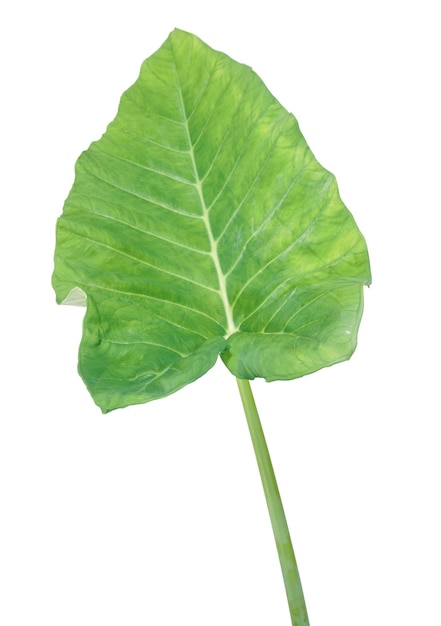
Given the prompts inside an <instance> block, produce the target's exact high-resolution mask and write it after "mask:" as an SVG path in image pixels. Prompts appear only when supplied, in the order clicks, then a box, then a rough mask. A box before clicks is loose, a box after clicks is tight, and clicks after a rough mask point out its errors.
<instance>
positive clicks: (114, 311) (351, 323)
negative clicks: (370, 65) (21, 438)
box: [53, 30, 370, 411]
mask: <svg viewBox="0 0 441 626" xmlns="http://www.w3.org/2000/svg"><path fill="white" fill-rule="evenodd" d="M369 282H370V269H369V260H368V254H367V249H366V244H365V241H364V239H363V236H362V235H361V233H360V231H359V230H358V228H357V226H356V224H355V222H354V219H353V217H352V216H351V214H350V213H349V211H348V210H347V209H346V207H345V206H344V204H343V203H342V201H341V199H340V197H339V193H338V189H337V184H336V182H335V179H334V177H333V176H332V175H331V174H330V173H329V172H327V171H326V170H325V169H323V168H322V167H321V166H320V164H319V163H318V162H317V161H316V159H315V158H314V156H313V154H312V153H311V151H310V149H309V148H308V146H307V144H306V142H305V140H304V138H303V136H302V134H301V132H300V130H299V126H298V124H297V121H296V119H295V118H294V117H293V116H292V115H291V114H289V113H288V112H287V111H286V110H285V109H284V108H283V107H282V106H281V105H280V103H279V102H278V101H277V100H276V99H275V98H274V97H273V96H272V95H271V93H270V92H269V91H268V90H267V88H266V87H265V85H264V84H263V83H262V81H261V80H260V79H259V77H258V76H257V75H256V74H255V73H254V72H253V71H252V70H251V69H250V68H249V67H247V66H245V65H242V64H240V63H237V62H235V61H233V60H232V59H230V58H229V57H228V56H226V55H225V54H222V53H220V52H216V51H214V50H212V49H211V48H210V47H208V46H207V45H206V44H204V43H203V42H202V41H201V40H200V39H198V38H197V37H195V36H193V35H191V34H188V33H185V32H183V31H180V30H175V31H173V32H172V33H171V34H170V36H169V37H168V39H167V40H166V41H165V43H164V44H163V45H162V46H161V48H160V49H159V50H158V51H157V52H156V53H155V54H153V55H152V56H151V57H150V58H149V59H147V60H146V61H145V62H144V64H143V65H142V68H141V73H140V76H139V78H138V80H137V81H136V83H135V84H134V85H133V86H132V87H131V88H130V89H128V90H127V91H126V92H125V93H124V94H123V96H122V99H121V103H120V106H119V110H118V114H117V116H116V118H115V120H114V121H113V122H112V123H111V124H110V125H109V127H108V129H107V131H106V133H105V134H104V135H103V137H102V138H101V139H100V140H99V141H97V142H94V143H92V145H91V146H90V148H89V149H88V150H87V151H86V152H84V153H83V154H82V155H81V156H80V158H79V159H78V162H77V164H76V176H75V182H74V185H73V187H72V190H71V192H70V194H69V196H68V198H67V200H66V203H65V206H64V211H63V215H62V216H61V217H60V219H59V220H58V224H57V246H56V253H55V271H54V275H53V285H54V288H55V291H56V293H57V301H58V302H65V303H69V302H71V303H75V304H79V303H83V304H84V303H85V302H86V300H87V312H86V316H85V320H84V333H83V338H82V342H81V346H80V355H79V371H80V374H81V376H82V377H83V379H84V381H85V383H86V385H87V387H88V389H89V391H90V392H91V394H92V396H93V398H94V400H95V402H96V403H97V404H98V405H99V406H100V407H101V408H102V410H103V411H110V410H112V409H115V408H118V407H123V406H127V405H130V404H135V403H141V402H147V401H149V400H152V399H155V398H160V397H162V396H165V395H167V394H170V393H172V392H174V391H176V390H177V389H179V388H181V387H183V386H184V385H186V384H188V383H189V382H191V381H193V380H195V379H196V378H198V377H199V376H202V375H203V374H204V373H205V372H206V371H207V370H208V369H209V368H211V367H212V366H213V364H214V363H215V362H216V359H217V357H218V355H219V354H221V355H222V359H223V361H224V363H225V364H226V365H227V367H228V368H229V369H230V370H231V372H232V373H233V374H234V375H236V376H238V377H240V378H249V379H251V378H254V377H257V376H259V377H264V378H266V379H267V380H276V379H291V378H296V377H299V376H303V375H304V374H308V373H311V372H314V371H315V370H318V369H320V368H322V367H325V366H329V365H332V364H333V363H337V362H339V361H342V360H344V359H347V358H349V357H350V356H351V354H352V352H353V350H354V349H355V345H356V337H357V330H358V325H359V322H360V318H361V313H362V307H363V293H362V292H363V285H365V284H368V283H369Z"/></svg>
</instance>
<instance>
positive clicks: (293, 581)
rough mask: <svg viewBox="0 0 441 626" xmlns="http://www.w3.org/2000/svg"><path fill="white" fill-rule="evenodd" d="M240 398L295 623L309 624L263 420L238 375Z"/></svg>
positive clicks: (305, 625) (246, 382)
mask: <svg viewBox="0 0 441 626" xmlns="http://www.w3.org/2000/svg"><path fill="white" fill-rule="evenodd" d="M237 384H238V387H239V392H240V397H241V399H242V404H243V408H244V411H245V415H246V418H247V422H248V428H249V431H250V435H251V440H252V442H253V447H254V453H255V455H256V459H257V465H258V467H259V472H260V477H261V479H262V485H263V491H264V493H265V498H266V503H267V506H268V511H269V515H270V519H271V524H272V527H273V532H274V538H275V540H276V546H277V552H278V554H279V560H280V567H281V568H282V574H283V580H284V582H285V590H286V596H287V599H288V606H289V613H290V615H291V623H292V626H309V620H308V613H307V611H306V605H305V599H304V597H303V590H302V584H301V582H300V576H299V570H298V568H297V562H296V558H295V555H294V550H293V547H292V543H291V537H290V534H289V529H288V524H287V522H286V518H285V513H284V510H283V505H282V500H281V498H280V493H279V488H278V487H277V482H276V477H275V475H274V470H273V466H272V463H271V458H270V455H269V452H268V447H267V445H266V441H265V435H264V433H263V430H262V424H261V423H260V419H259V414H258V412H257V408H256V404H255V402H254V397H253V394H252V391H251V387H250V383H249V381H248V380H243V379H240V378H238V379H237Z"/></svg>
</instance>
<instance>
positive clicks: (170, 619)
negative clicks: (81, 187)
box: [0, 0, 441, 626]
mask: <svg viewBox="0 0 441 626" xmlns="http://www.w3.org/2000/svg"><path fill="white" fill-rule="evenodd" d="M435 6H436V3H435V2H428V1H424V0H418V2H406V1H402V2H398V1H397V2H392V1H390V0H382V1H381V2H379V1H375V0H373V1H371V2H369V3H368V2H366V3H362V2H356V1H353V2H349V1H348V2H343V1H335V2H324V1H322V2H320V1H318V0H317V1H310V2H306V1H303V2H282V1H281V0H272V1H271V2H266V3H261V4H259V3H257V2H249V3H245V2H240V0H235V1H228V0H224V1H223V2H216V3H214V2H213V3H209V2H206V3H198V2H194V1H191V0H187V1H185V2H177V1H176V2H173V1H167V0H157V1H156V2H149V1H148V0H144V1H143V2H136V1H130V0H125V1H124V2H118V3H116V2H107V3H104V2H103V3H102V4H101V3H98V2H95V1H94V0H88V1H87V2H81V1H78V0H77V1H76V2H65V3H63V2H58V3H55V2H54V3H50V2H47V1H46V2H45V1H44V0H42V1H41V2H35V3H31V2H27V3H26V2H24V3H23V2H22V3H20V2H17V3H15V4H14V8H13V9H6V10H5V9H3V16H2V19H1V26H0V28H1V31H2V32H1V37H0V41H1V45H2V48H3V49H2V51H1V63H2V71H1V86H2V89H1V91H2V96H1V102H0V105H1V108H2V113H1V118H0V124H1V143H0V146H1V150H2V153H3V156H2V166H1V173H2V185H1V189H0V193H1V205H0V206H1V214H2V219H1V224H2V227H1V232H2V238H1V239H2V244H1V253H2V263H1V268H2V290H1V292H2V299H3V301H2V309H1V311H2V318H3V322H2V325H1V330H2V337H1V362H2V365H3V374H2V377H1V381H2V403H1V425H0V428H1V430H0V481H1V482H0V507H1V515H0V527H1V528H0V623H1V624H2V625H3V626H33V625H35V624H37V625H38V624H44V625H45V626H71V625H72V626H73V625H75V626H78V625H81V626H101V625H102V626H127V625H130V626H141V625H152V626H153V625H154V626H170V625H171V624H183V625H189V626H207V625H210V626H221V625H222V626H224V625H227V624H228V626H245V625H248V624H250V625H251V624H253V626H273V625H274V626H289V615H288V612H287V608H286V602H285V597H284V590H283V583H282V579H281V575H280V572H279V565H278V562H277V557H276V551H275V547H274V545H273V539H272V535H271V528H270V524H269V521H268V519H267V512H266V508H265V502H264V498H263V493H262V490H261V486H260V483H259V477H258V473H257V468H256V466H255V461H254V457H253V452H252V449H251V443H250V441H249V437H248V433H247V430H246V424H245V419H244V417H243V414H242V410H241V406H240V402H239V398H238V394H237V391H236V387H235V381H234V379H233V377H231V375H230V374H229V373H228V372H227V370H226V369H225V368H224V366H223V364H222V363H221V362H219V363H218V364H217V365H216V367H215V368H214V369H213V370H211V371H210V372H209V373H208V374H207V375H206V376H205V377H203V378H201V379H200V380H198V381H197V382H196V383H194V384H192V385H190V386H188V387H186V388H185V389H183V390H182V391H180V392H178V393H176V394H175V395H174V396H171V397H169V398H167V399H164V400H161V401H157V402H153V403H151V404H148V405H144V406H138V407H132V408H129V409H125V410H120V411H115V412H113V413H111V414H109V415H106V416H103V415H101V413H100V411H99V410H98V409H97V408H96V407H95V405H94V404H93V402H92V400H91V399H90V397H89V396H88V393H87V392H86V389H85V387H84V385H83V383H82V382H81V380H80V378H79V377H78V376H77V373H76V359H77V349H78V342H79V339H80V335H81V319H82V315H83V310H81V309H74V308H70V307H57V306H56V305H55V300H54V294H53V293H52V290H51V286H50V278H51V273H52V255H53V248H54V226H55V220H56V218H57V216H58V215H59V214H60V212H61V209H62V205H63V201H64V198H65V197H66V195H67V193H68V191H69V189H70V186H71V184H72V182H73V165H74V162H75V160H76V158H77V157H78V155H79V154H80V152H81V151H82V150H84V149H85V148H87V146H88V145H89V143H90V142H91V141H92V140H94V139H97V138H98V137H99V136H100V135H101V134H102V132H103V131H104V130H105V127H106V125H107V124H108V122H109V121H111V119H112V118H113V117H114V115H115V113H116V108H117V105H118V101H119V97H120V95H121V93H122V91H124V90H125V89H126V88H127V87H128V86H129V85H131V84H132V83H133V82H134V80H135V79H136V77H137V75H138V71H139V67H140V64H141V62H142V60H143V59H144V58H146V57H147V56H149V55H150V54H152V53H153V52H154V51H155V50H156V49H157V48H158V47H159V46H160V45H161V43H162V42H163V41H164V40H165V39H166V37H167V35H168V33H169V32H170V31H171V30H172V29H173V28H174V27H175V26H177V27H179V28H182V29H184V30H189V31H191V32H193V33H195V34H197V35H198V36H200V37H201V38H202V39H203V40H204V41H206V43H208V44H209V45H211V46H212V47H214V48H216V49H219V50H222V51H224V52H227V53H228V54H229V55H230V56H232V57H233V58H234V59H236V60H238V61H242V62H244V63H247V64H249V65H251V66H252V67H253V68H254V69H255V70H256V71H257V73H258V74H259V75H260V76H261V77H262V78H263V80H264V81H265V82H266V84H267V86H268V87H269V88H270V90H271V91H272V92H273V93H274V95H276V97H277V98H278V99H279V100H280V101H281V102H282V104H284V106H285V107H286V108H288V109H289V110H291V111H292V112H293V113H294V114H295V115H296V117H297V118H298V120H299V122H300V126H301V129H302V130H303V133H304V135H305V137H306V139H307V141H308V143H309V144H310V146H311V148H312V150H313V151H314V153H315V154H316V156H317V158H318V159H319V161H320V162H321V163H322V164H323V165H324V166H325V167H326V168H327V169H329V170H331V171H332V172H333V173H335V174H336V176H337V180H338V182H339V186H340V191H341V195H342V197H343V200H344V201H345V203H346V204H347V205H348V207H349V208H350V210H351V211H352V213H353V214H354V216H355V218H356V220H357V222H358V225H359V226H360V228H361V230H362V232H363V233H364V235H365V237H366V239H367V242H368V245H369V250H370V255H371V261H372V270H373V285H372V288H371V289H369V290H366V294H365V295H366V306H365V315H364V319H363V321H362V326H361V331H360V335H359V346H358V349H357V352H356V354H355V355H354V357H353V358H352V360H351V361H349V362H348V363H345V364H342V365H338V366H335V367H333V368H329V369H326V370H323V371H321V372H319V373H317V374H314V375H312V376H309V377H306V378H304V379H301V380H297V381H291V382H285V383H272V384H265V383H263V382H259V381H257V382H256V383H255V384H253V389H254V391H255V395H256V402H257V404H258V406H259V409H260V413H261V417H262V421H263V426H264V429H265V431H266V434H267V439H268V444H269V447H270V450H271V454H272V457H273V462H274V466H275V471H276V474H277V476H278V479H279V486H280V490H281V493H282V497H283V500H284V504H285V509H286V514H287V517H288V521H289V524H290V528H291V533H292V538H293V543H294V548H295V550H296V553H297V557H298V561H299V567H300V571H301V576H302V580H303V586H304V591H305V595H306V600H307V605H308V609H309V614H310V621H311V626H355V625H356V626H373V625H375V626H393V625H397V626H398V625H399V626H415V625H416V624H418V625H423V624H424V626H439V625H440V624H441V603H440V596H439V594H440V587H441V565H440V563H441V545H440V528H441V513H440V491H441V489H440V486H441V459H440V457H441V454H440V439H441V429H440V417H441V411H440V399H439V397H440V394H439V374H440V371H439V370H440V368H439V354H440V348H441V346H440V341H439V283H440V254H439V250H440V244H439V213H440V193H439V190H440V165H441V163H440V156H439V146H440V139H441V137H440V125H439V114H440V110H441V106H440V104H441V103H440V99H439V96H438V89H439V78H440V66H439V61H440V58H441V56H440V46H439V19H438V17H436V15H435Z"/></svg>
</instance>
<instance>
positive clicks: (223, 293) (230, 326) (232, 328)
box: [175, 65, 238, 338]
mask: <svg viewBox="0 0 441 626" xmlns="http://www.w3.org/2000/svg"><path fill="white" fill-rule="evenodd" d="M175 70H176V76H177V80H178V92H179V98H180V108H181V111H182V119H183V120H184V125H185V130H186V133H187V141H188V146H189V154H190V158H191V162H192V167H193V173H194V179H195V181H196V182H195V183H192V184H194V186H195V187H196V190H197V192H198V196H199V201H200V203H201V208H202V216H201V217H202V220H203V222H204V224H205V228H206V229H207V234H208V240H209V242H210V256H211V258H212V259H213V264H214V267H215V270H216V275H217V279H218V282H219V289H218V293H219V296H220V299H221V301H222V305H223V307H224V312H225V318H226V322H227V328H226V334H225V338H227V337H230V336H231V335H233V334H234V333H235V332H237V331H238V327H237V326H236V324H235V323H234V318H233V310H232V308H231V303H230V301H229V299H228V292H227V281H226V276H225V274H224V273H223V271H222V267H221V264H220V260H219V255H218V252H217V241H216V239H215V238H214V235H213V231H212V230H211V224H210V217H209V211H208V208H207V205H206V202H205V197H204V192H203V189H202V182H201V179H200V177H199V172H198V168H197V164H196V159H195V154H194V148H193V141H192V138H191V134H190V128H189V125H188V119H187V115H186V111H185V105H184V99H183V96H182V88H181V84H180V80H179V74H178V71H177V68H176V65H175Z"/></svg>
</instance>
